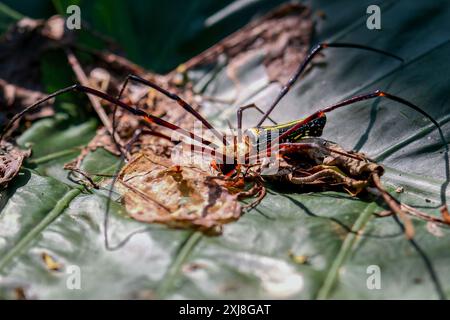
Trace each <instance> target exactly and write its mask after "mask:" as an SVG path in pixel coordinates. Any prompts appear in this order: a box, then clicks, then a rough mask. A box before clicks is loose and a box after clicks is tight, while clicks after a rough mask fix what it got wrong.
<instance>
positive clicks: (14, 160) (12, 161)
mask: <svg viewBox="0 0 450 320" xmlns="http://www.w3.org/2000/svg"><path fill="white" fill-rule="evenodd" d="M30 154H31V151H30V150H21V149H19V148H18V147H17V146H14V145H12V144H11V143H8V142H4V141H2V142H1V145H0V188H4V187H6V186H7V185H8V183H9V182H10V181H11V180H12V179H14V177H15V176H16V175H17V174H18V173H19V170H20V167H21V166H22V163H23V160H24V159H25V158H28V157H29V156H30Z"/></svg>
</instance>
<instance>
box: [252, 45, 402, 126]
mask: <svg viewBox="0 0 450 320" xmlns="http://www.w3.org/2000/svg"><path fill="white" fill-rule="evenodd" d="M325 48H354V49H361V50H367V51H372V52H376V53H379V54H383V55H386V56H388V57H391V58H394V59H397V60H399V61H401V62H403V59H402V58H400V57H398V56H396V55H394V54H392V53H389V52H386V51H383V50H380V49H376V48H372V47H369V46H364V45H360V44H352V43H321V44H318V45H316V46H315V47H314V48H313V49H312V50H311V51H310V53H309V54H308V56H307V57H306V58H305V59H304V60H303V62H302V63H301V64H300V65H299V66H298V68H297V70H296V71H295V73H294V75H293V76H292V78H290V79H289V81H288V82H287V83H286V84H285V85H284V86H283V87H282V88H281V90H280V92H279V93H278V96H277V97H276V98H275V100H274V101H273V102H272V104H271V105H270V107H269V109H268V110H267V111H266V113H265V114H264V115H263V117H262V118H261V120H259V122H258V124H257V125H256V127H260V126H261V125H262V124H263V122H264V121H265V120H266V119H267V117H268V116H269V115H270V113H271V112H272V111H273V109H275V107H276V106H277V105H278V103H279V102H280V100H281V99H282V98H283V97H284V96H285V95H286V94H287V93H288V92H289V90H290V89H291V87H292V86H293V85H294V83H295V82H296V81H297V80H298V78H299V77H300V75H301V74H302V73H303V72H304V71H305V69H306V67H307V65H308V64H309V63H310V62H311V60H312V59H313V58H314V57H315V56H317V54H318V53H319V52H320V51H322V50H323V49H325Z"/></svg>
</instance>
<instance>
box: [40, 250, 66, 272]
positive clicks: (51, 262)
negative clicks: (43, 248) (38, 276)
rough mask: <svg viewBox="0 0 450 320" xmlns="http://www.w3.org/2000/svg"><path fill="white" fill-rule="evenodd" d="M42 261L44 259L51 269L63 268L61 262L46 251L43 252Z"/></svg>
mask: <svg viewBox="0 0 450 320" xmlns="http://www.w3.org/2000/svg"><path fill="white" fill-rule="evenodd" d="M41 258H42V261H44V264H45V266H46V267H47V269H48V270H50V271H59V270H61V267H62V266H61V264H60V263H58V262H56V261H55V259H54V258H53V257H52V256H51V255H49V254H48V253H46V252H43V253H42V254H41Z"/></svg>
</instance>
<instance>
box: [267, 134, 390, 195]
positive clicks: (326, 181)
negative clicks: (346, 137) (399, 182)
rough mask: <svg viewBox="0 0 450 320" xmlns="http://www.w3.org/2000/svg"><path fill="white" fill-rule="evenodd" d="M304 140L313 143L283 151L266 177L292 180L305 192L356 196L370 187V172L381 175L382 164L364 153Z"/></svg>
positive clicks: (288, 181) (313, 140)
mask: <svg viewBox="0 0 450 320" xmlns="http://www.w3.org/2000/svg"><path fill="white" fill-rule="evenodd" d="M304 142H305V143H312V144H313V145H316V147H314V148H309V149H304V150H293V151H292V150H286V151H283V150H281V152H282V155H283V160H282V161H281V163H280V170H279V171H278V173H277V174H276V175H274V176H268V177H266V179H268V180H272V181H275V182H276V181H281V182H287V183H293V184H295V185H298V186H300V187H302V188H303V189H304V190H306V191H308V190H309V191H311V190H317V189H320V190H342V189H344V190H346V191H347V192H349V193H350V194H352V195H357V194H358V193H360V192H361V191H363V190H364V189H365V188H366V187H368V186H370V178H371V176H372V174H373V173H378V174H380V175H381V174H383V171H384V170H383V167H382V166H380V165H379V164H377V163H375V162H373V161H371V160H370V159H368V158H367V157H366V156H365V155H364V154H362V153H357V152H353V151H346V150H344V149H343V148H342V147H340V146H339V145H337V144H336V143H334V142H331V141H327V140H324V139H321V138H308V139H305V140H304Z"/></svg>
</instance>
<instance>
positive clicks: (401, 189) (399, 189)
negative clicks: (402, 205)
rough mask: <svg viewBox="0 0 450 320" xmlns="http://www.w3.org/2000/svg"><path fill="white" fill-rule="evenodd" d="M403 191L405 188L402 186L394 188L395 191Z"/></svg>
mask: <svg viewBox="0 0 450 320" xmlns="http://www.w3.org/2000/svg"><path fill="white" fill-rule="evenodd" d="M404 191H405V188H403V187H398V188H396V189H395V192H396V193H403V192H404Z"/></svg>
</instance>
